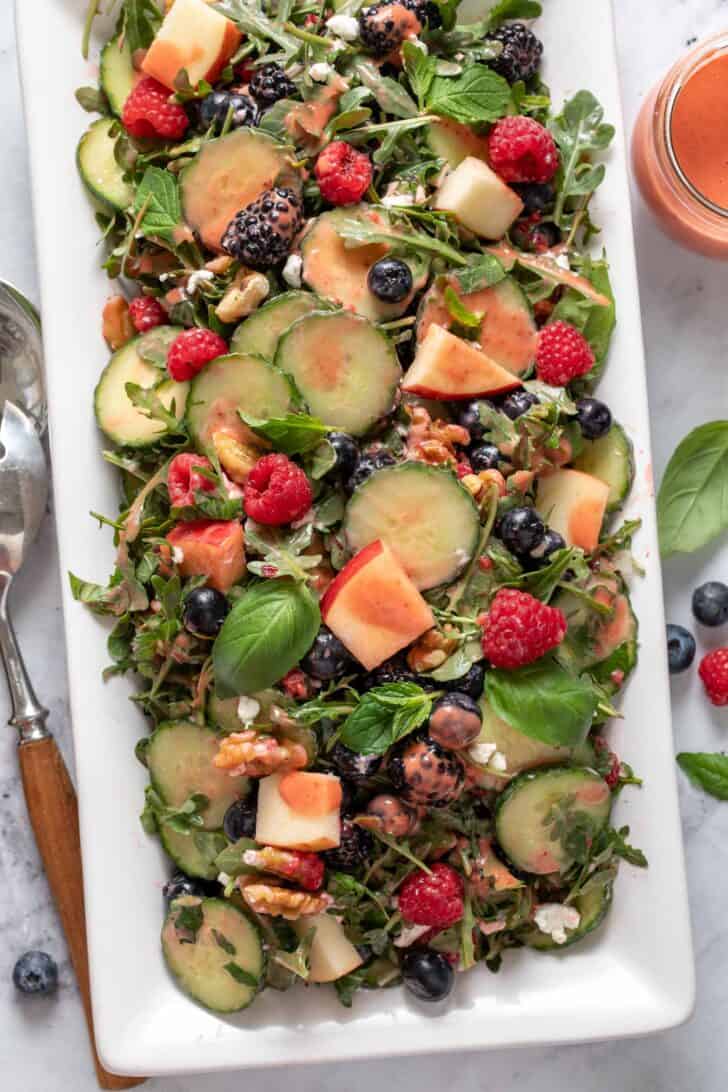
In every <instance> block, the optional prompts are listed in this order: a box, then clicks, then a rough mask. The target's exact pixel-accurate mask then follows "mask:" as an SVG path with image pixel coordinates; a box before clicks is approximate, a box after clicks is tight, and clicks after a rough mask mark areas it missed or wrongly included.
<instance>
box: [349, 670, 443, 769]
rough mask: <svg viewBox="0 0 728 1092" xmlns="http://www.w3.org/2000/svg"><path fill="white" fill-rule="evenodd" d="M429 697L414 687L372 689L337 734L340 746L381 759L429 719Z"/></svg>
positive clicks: (390, 684)
mask: <svg viewBox="0 0 728 1092" xmlns="http://www.w3.org/2000/svg"><path fill="white" fill-rule="evenodd" d="M431 708H432V694H430V693H428V692H427V691H425V690H423V689H422V687H421V686H417V685H416V684H415V683H387V684H386V685H384V686H375V687H373V688H372V689H371V690H369V691H367V693H366V694H365V695H364V696H363V698H362V699H361V701H360V702H359V704H358V705H357V707H356V709H355V710H354V712H353V713H351V714H350V715H349V716H348V717H347V719H346V721H345V722H344V726H343V728H342V730H341V742H342V743H343V744H345V746H347V747H349V749H350V750H352V751H356V752H357V753H358V754H363V755H383V754H384V752H385V751H387V750H388V749H389V748H390V747H392V746H393V745H394V744H395V743H397V742H398V741H399V740H400V739H403V738H404V737H405V736H407V735H409V734H410V732H413V731H414V730H415V729H416V728H419V726H420V725H421V724H423V723H424V722H425V721H426V720H427V718H428V716H429V715H430V709H431Z"/></svg>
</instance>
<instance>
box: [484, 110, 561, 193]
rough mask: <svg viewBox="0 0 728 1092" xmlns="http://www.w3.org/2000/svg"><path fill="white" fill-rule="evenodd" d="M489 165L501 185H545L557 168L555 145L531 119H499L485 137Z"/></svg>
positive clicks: (541, 126) (551, 138) (516, 117)
mask: <svg viewBox="0 0 728 1092" xmlns="http://www.w3.org/2000/svg"><path fill="white" fill-rule="evenodd" d="M488 156H489V158H490V165H491V167H492V168H493V170H494V171H495V172H496V174H499V175H500V177H501V178H502V179H503V181H504V182H549V181H550V180H551V179H552V178H553V177H554V175H555V174H556V170H557V168H558V166H559V153H558V150H557V148H556V142H555V141H554V138H553V137H552V136H551V133H550V132H549V131H548V129H544V127H543V125H539V123H538V122H537V121H534V119H533V118H524V117H521V116H515V117H507V118H501V120H500V121H497V122H496V123H495V125H494V126H493V128H492V129H491V131H490V134H489V136H488Z"/></svg>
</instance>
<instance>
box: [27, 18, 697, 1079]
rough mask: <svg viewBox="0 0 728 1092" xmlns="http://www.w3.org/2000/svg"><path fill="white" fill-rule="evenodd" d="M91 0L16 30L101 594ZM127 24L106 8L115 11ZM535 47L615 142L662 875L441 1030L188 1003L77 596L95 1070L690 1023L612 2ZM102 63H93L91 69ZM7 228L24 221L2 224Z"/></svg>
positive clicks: (417, 1018) (110, 488) (293, 1009)
mask: <svg viewBox="0 0 728 1092" xmlns="http://www.w3.org/2000/svg"><path fill="white" fill-rule="evenodd" d="M86 3H87V0H34V2H33V3H32V4H28V3H25V2H22V3H18V4H17V9H16V18H17V24H18V39H19V50H20V63H21V72H22V78H23V88H24V94H25V107H26V116H27V123H28V130H29V138H30V155H31V167H32V177H33V202H34V207H35V228H36V240H37V247H38V262H39V266H40V280H41V289H42V309H43V323H44V335H45V350H46V367H47V380H48V391H49V398H50V419H51V442H52V454H53V465H54V480H55V508H56V515H57V524H58V538H59V545H60V556H61V566H62V569H63V571H64V574H65V572H66V570H68V569H73V571H74V572H76V573H79V574H82V575H83V576H84V577H85V578H87V579H92V580H105V579H106V577H107V575H108V572H109V571H110V568H111V565H112V560H113V548H112V543H111V539H110V534H109V531H108V529H104V530H97V525H96V524H95V522H94V521H93V520H92V519H90V517H89V514H88V513H89V510H91V509H93V510H95V511H100V512H106V513H108V514H112V513H114V512H115V511H117V505H118V498H117V488H116V480H115V479H116V476H115V472H114V471H113V470H112V469H111V468H109V467H108V466H107V465H106V464H104V462H103V461H102V459H101V455H100V451H101V448H102V440H101V437H100V434H99V433H98V432H97V430H96V426H95V423H94V416H93V411H92V392H93V388H94V385H95V383H96V380H97V377H98V374H99V372H100V370H101V368H102V366H103V364H104V363H105V359H106V351H105V347H104V344H103V342H102V339H101V332H100V314H101V308H102V305H103V302H104V300H105V298H106V296H107V295H108V294H109V293H110V290H111V286H110V285H109V283H108V281H107V279H106V276H105V274H104V273H103V272H102V270H101V269H100V261H101V250H100V247H99V244H98V233H97V230H96V225H95V223H94V219H93V215H92V212H91V209H90V207H89V204H88V201H87V199H86V195H85V193H84V191H83V189H82V186H81V184H80V182H79V180H78V178H77V175H76V170H75V166H74V152H75V147H76V143H77V141H78V138H79V136H80V134H81V133H82V131H83V129H84V127H85V126H86V124H87V123H88V118H87V116H86V115H84V114H83V112H82V111H81V109H80V107H78V106H77V105H76V102H75V100H74V97H73V91H74V89H75V88H76V87H78V86H79V85H83V84H88V83H90V82H94V80H95V77H96V68H95V67H94V64H93V63H87V62H84V61H83V59H82V58H81V54H80V41H81V27H82V22H83V15H84V10H85V8H86ZM104 6H109V5H106V4H105V5H104ZM545 7H546V9H547V10H546V14H545V15H544V17H543V18H542V20H541V21H540V24H539V26H540V30H539V33H540V34H541V36H542V37H543V38H544V40H545V46H546V56H547V58H548V61H547V65H546V72H545V76H546V80H547V82H548V83H549V84H550V85H551V88H552V92H553V97H554V101H555V102H560V101H561V98H562V97H563V96H564V95H566V94H571V93H573V92H575V91H576V90H578V89H579V88H581V87H588V88H590V89H591V90H592V91H593V92H594V93H595V94H596V95H597V96H598V97H599V98H600V100H601V101H602V103H603V104H604V107H605V112H606V117H607V119H608V120H610V121H612V122H614V123H615V124H616V126H617V128H618V139H617V141H616V142H615V147H614V148H613V149H612V151H611V153H610V155H609V167H608V171H607V180H606V182H605V183H604V185H603V187H602V189H601V190H600V192H599V195H598V201H597V202H596V219H597V221H598V222H599V223H600V224H601V225H602V227H603V235H602V238H603V240H604V242H605V245H606V246H607V248H608V252H609V257H610V260H611V263H612V279H613V283H614V285H615V291H616V295H617V304H618V327H617V333H616V336H615V339H614V344H613V347H612V351H611V356H610V362H609V367H608V369H607V374H606V378H605V379H604V381H603V383H602V385H601V388H600V390H601V392H602V397H604V398H605V399H606V401H607V402H608V403H609V405H610V406H611V407H612V409H613V411H614V413H615V416H616V417H617V419H618V420H620V421H621V422H622V424H623V425H625V427H626V429H627V432H628V433H629V435H630V436H631V437H632V438H633V440H634V443H635V454H636V460H637V477H636V484H635V489H634V493H633V497H632V499H631V502H630V505H629V509H628V514H629V515H640V516H641V517H642V519H643V521H644V525H643V530H642V531H641V533H640V535H639V538H638V541H637V553H638V555H639V557H640V560H641V561H642V562H643V563H644V565H645V567H646V576H645V578H644V579H642V580H639V579H637V580H636V581H635V587H634V602H635V607H636V610H637V614H638V616H639V620H640V645H641V655H640V664H639V668H638V671H637V673H636V676H635V678H634V679H633V681H632V682H631V684H630V686H629V687H628V690H627V695H626V700H625V702H624V714H625V716H624V720H623V721H621V722H619V723H618V724H617V725H616V727H615V729H614V732H613V738H614V746H615V749H616V750H617V751H618V752H619V753H620V755H622V757H623V758H624V759H625V760H626V761H628V762H630V763H631V764H632V765H633V766H634V767H635V768H636V770H637V771H638V772H639V774H640V775H642V776H643V777H644V778H645V787H644V788H643V789H642V790H641V791H639V790H634V789H633V790H628V792H627V793H626V794H625V795H624V797H623V799H622V800H620V802H619V804H618V808H617V820H618V822H619V823H629V825H630V826H631V828H632V836H633V839H634V841H635V842H636V844H638V845H640V846H641V847H643V848H644V850H645V852H646V854H647V856H648V858H649V862H650V867H649V870H648V871H646V872H644V871H638V870H635V869H631V868H629V867H623V869H622V872H621V874H620V877H619V880H618V883H617V888H616V893H615V905H614V908H613V910H612V913H611V915H610V917H609V919H608V921H607V924H606V925H605V927H604V928H603V929H601V930H600V931H599V932H598V934H597V935H596V936H595V937H594V938H593V939H591V940H589V941H587V942H585V943H584V944H583V945H581V946H579V947H578V948H575V949H573V950H571V951H569V953H568V955H566V954H564V955H557V956H549V955H540V954H537V953H532V952H529V951H519V952H509V953H506V958H505V960H504V966H503V968H502V970H501V972H500V973H499V974H498V975H492V974H490V973H489V972H488V971H487V970H485V969H478V970H477V971H476V972H474V973H472V974H468V975H467V976H463V978H462V979H460V980H459V981H458V983H457V989H456V990H455V992H454V996H453V999H452V1001H451V1003H450V1004H449V1005H448V1007H447V1008H446V1009H445V1010H444V1011H431V1010H427V1011H423V1010H422V1008H421V1007H417V1005H415V1004H413V1003H412V1002H410V1001H409V1000H408V999H407V998H406V997H405V996H404V995H403V993H402V991H399V990H392V991H388V992H382V993H372V994H364V995H358V996H357V997H356V999H355V1004H354V1008H353V1009H352V1010H345V1009H343V1008H341V1007H340V1005H339V1004H338V1002H337V1000H336V998H335V997H334V995H333V991H322V990H316V989H311V990H309V991H308V992H307V993H305V994H304V992H303V989H296V990H294V991H292V992H290V993H288V994H280V993H276V992H274V991H272V990H270V991H268V992H267V994H265V995H264V996H263V997H262V998H261V999H260V1000H259V1001H258V1002H257V1003H256V1005H255V1006H254V1008H252V1009H250V1010H249V1011H247V1012H243V1013H242V1014H240V1015H238V1016H236V1017H235V1018H221V1017H219V1016H215V1015H213V1014H212V1013H210V1012H206V1011H205V1010H203V1009H201V1008H199V1007H198V1006H197V1005H195V1004H194V1003H192V1002H191V1001H189V1000H188V999H187V998H186V997H185V996H184V995H183V994H182V993H181V992H180V991H179V990H178V989H177V987H176V986H175V985H174V984H173V982H172V981H171V979H170V978H169V976H168V975H167V972H166V970H165V968H164V965H163V962H162V957H161V953H160V947H159V929H160V924H161V919H162V909H163V908H162V898H161V885H162V881H163V877H164V876H165V875H166V864H165V862H164V861H163V859H162V854H161V851H160V849H159V848H158V845H157V843H156V840H154V839H150V838H147V837H146V836H145V835H144V834H143V833H142V830H141V827H140V825H139V820H138V815H139V811H140V807H141V802H142V794H143V788H144V782H145V774H144V771H143V769H142V768H141V766H140V765H139V764H138V763H137V762H136V760H135V758H134V754H133V746H134V743H135V741H136V739H137V738H138V737H139V736H140V735H142V734H143V732H144V730H145V726H144V723H143V721H142V717H141V714H140V713H139V712H138V711H137V710H136V709H135V708H134V707H133V706H132V705H131V704H130V703H129V702H128V700H127V695H128V693H129V691H130V684H127V683H126V682H125V681H119V680H115V681H113V682H111V683H109V684H106V685H104V684H103V683H102V681H101V672H102V670H103V668H104V667H105V666H106V663H107V655H106V648H105V638H106V631H105V629H104V626H103V624H102V623H100V622H99V620H98V619H97V618H95V617H94V616H93V615H92V614H90V613H89V612H88V611H86V610H84V609H83V608H82V607H80V606H79V605H77V604H75V603H74V602H72V600H71V598H70V595H69V593H68V588H67V582H65V579H64V587H65V588H66V590H65V593H64V594H65V602H64V610H65V622H66V637H67V654H68V668H69V676H70V694H71V709H72V715H73V728H74V740H75V751H76V768H77V776H78V793H79V801H80V809H81V829H82V839H83V853H84V871H85V878H86V910H87V916H88V934H89V945H90V957H91V978H92V987H93V1003H94V1013H95V1018H96V1032H97V1037H98V1045H99V1052H100V1054H101V1057H102V1059H103V1060H104V1062H105V1063H106V1065H107V1066H108V1067H109V1068H110V1069H111V1070H116V1071H117V1072H123V1073H144V1074H163V1073H172V1072H180V1071H185V1072H188V1071H194V1070H214V1069H226V1068H237V1067H244V1066H251V1065H270V1064H276V1063H279V1064H292V1063H298V1062H306V1061H327V1060H335V1059H345V1058H373V1057H376V1056H381V1055H388V1054H403V1053H413V1052H425V1051H442V1050H463V1049H476V1048H485V1047H499V1046H513V1045H526V1044H536V1043H559V1042H576V1041H583V1040H589V1039H606V1038H613V1037H617V1036H626V1035H639V1034H645V1033H647V1032H652V1031H657V1030H661V1029H665V1028H668V1027H671V1026H673V1025H675V1024H678V1023H680V1022H681V1021H683V1020H685V1019H686V1018H687V1016H688V1015H689V1013H690V1011H691V1009H692V1005H693V996H694V973H693V957H692V947H691V938H690V925H689V916H688V906H687V895H686V887H685V874H684V867H683V854H682V840H681V831H680V820H679V813H678V803H677V794H676V785H675V762H674V756H673V741H672V734H671V727H670V703H669V690H668V681H667V673H666V664H665V652H664V645H665V640H664V619H663V606H662V590H661V582H660V566H659V558H658V552H657V544H656V534H655V512H654V504H653V494H652V482H651V473H650V439H649V425H648V416H647V401H646V388H645V376H644V358H643V349H642V334H641V326H640V310H639V297H638V289H637V281H636V274H635V260H634V245H633V238H632V225H631V219H630V203H629V189H628V180H627V164H626V159H625V150H624V133H623V132H622V129H621V126H622V117H621V109H620V100H619V90H618V82H617V68H616V59H615V50H614V34H613V26H612V12H611V5H610V2H609V0H590V2H589V3H584V0H546V4H545ZM95 56H96V55H95V54H92V59H93V60H95ZM7 214H8V210H6V215H7Z"/></svg>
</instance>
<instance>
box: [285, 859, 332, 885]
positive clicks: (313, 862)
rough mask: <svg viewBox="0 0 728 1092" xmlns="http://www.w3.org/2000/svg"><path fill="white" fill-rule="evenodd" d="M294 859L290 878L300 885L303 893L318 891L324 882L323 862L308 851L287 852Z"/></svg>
mask: <svg viewBox="0 0 728 1092" xmlns="http://www.w3.org/2000/svg"><path fill="white" fill-rule="evenodd" d="M289 852H290V854H291V856H292V857H293V858H294V865H293V867H292V869H291V872H290V878H291V879H292V880H295V881H296V883H298V884H300V885H301V887H302V888H303V889H304V891H318V889H319V888H320V887H321V885H322V884H323V882H324V862H323V860H322V859H321V858H320V857H319V856H318V854H316V853H310V852H309V851H308V850H303V849H292V850H289Z"/></svg>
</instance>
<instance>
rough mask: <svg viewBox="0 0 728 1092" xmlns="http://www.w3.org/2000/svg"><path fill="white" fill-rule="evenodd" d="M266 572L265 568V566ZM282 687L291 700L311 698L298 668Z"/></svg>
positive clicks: (287, 677) (285, 678) (293, 669)
mask: <svg viewBox="0 0 728 1092" xmlns="http://www.w3.org/2000/svg"><path fill="white" fill-rule="evenodd" d="M263 570H264V572H265V566H263ZM279 685H280V686H282V687H283V689H284V690H285V692H286V694H288V696H289V697H290V698H298V700H299V701H305V700H306V699H307V698H310V697H311V687H310V686H309V682H308V679H307V678H306V676H305V675H304V673H303V672H302V671H301V669H300V668H298V667H292V668H291V670H290V671H289V672H287V673H286V674H285V675H284V676H283V678H282V679H281V681H280V684H279Z"/></svg>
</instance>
